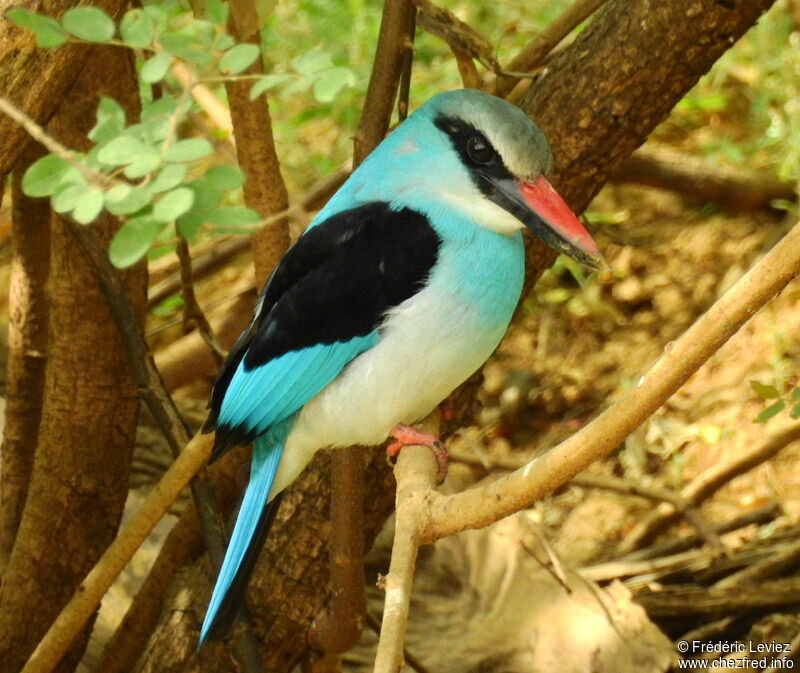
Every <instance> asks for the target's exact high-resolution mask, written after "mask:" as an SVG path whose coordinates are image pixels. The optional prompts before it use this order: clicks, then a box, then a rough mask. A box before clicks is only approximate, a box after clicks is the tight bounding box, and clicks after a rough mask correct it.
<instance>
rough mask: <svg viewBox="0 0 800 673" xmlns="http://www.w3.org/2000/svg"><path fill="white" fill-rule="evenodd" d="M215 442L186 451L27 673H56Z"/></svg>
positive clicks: (199, 439)
mask: <svg viewBox="0 0 800 673" xmlns="http://www.w3.org/2000/svg"><path fill="white" fill-rule="evenodd" d="M213 443H214V442H213V437H212V436H211V435H202V434H197V435H195V436H194V437H193V438H192V440H191V441H190V442H189V443H188V444H187V445H186V446H185V447H184V449H183V451H182V452H181V454H180V455H179V456H178V458H177V459H176V460H175V462H174V463H172V465H171V466H170V468H169V469H168V470H167V471H166V472H165V473H164V476H163V477H162V478H161V480H160V481H159V482H158V483H157V484H156V485H155V486H154V487H153V490H152V491H150V493H149V494H148V495H147V497H146V498H145V500H144V502H143V503H142V505H141V507H140V508H139V509H138V510H137V511H136V512H135V513H134V515H133V516H132V517H131V518H130V519H129V520H128V523H126V524H125V525H124V526H123V527H122V528H121V529H120V531H119V534H118V535H117V537H116V538H115V539H114V542H112V543H111V545H110V546H109V547H108V549H106V551H105V553H104V554H103V556H102V557H101V558H100V560H99V561H98V562H97V564H96V565H95V566H94V568H92V570H91V572H89V574H88V575H87V576H86V579H84V580H83V582H81V584H80V586H79V587H78V590H77V591H76V592H75V595H74V596H73V597H72V599H71V600H70V602H69V603H67V605H66V606H65V607H64V609H63V610H62V611H61V613H60V614H59V615H58V618H57V619H56V620H55V621H54V622H53V624H52V625H51V626H50V629H49V630H48V632H47V635H46V636H45V637H44V638H43V639H42V641H41V642H40V643H39V645H38V646H37V647H36V650H34V652H33V654H32V655H31V657H30V659H28V662H27V663H26V664H25V667H24V668H23V669H22V671H21V673H50V671H52V670H53V669H54V668H55V666H56V665H57V664H58V662H59V661H60V660H61V657H62V656H63V654H64V652H66V651H67V649H68V648H69V646H70V643H71V642H72V640H73V639H74V638H75V636H77V635H78V633H79V632H80V631H81V629H82V628H83V625H84V624H85V623H86V622H87V621H88V620H89V618H90V617H91V616H92V614H93V613H94V611H95V610H96V609H97V606H98V605H100V601H101V600H102V598H103V596H104V595H105V593H106V591H108V589H109V587H110V586H111V585H112V583H113V582H114V580H115V579H116V578H117V576H118V575H119V574H120V573H121V572H122V570H123V569H124V568H125V566H126V565H127V563H128V561H130V559H131V558H132V557H133V555H134V554H135V553H136V550H137V549H138V548H139V547H140V546H141V544H142V542H144V541H145V539H146V538H147V536H148V535H149V534H150V532H151V531H152V530H153V527H154V526H155V525H156V524H157V523H158V522H159V521H160V519H161V517H162V516H164V514H165V513H166V512H167V510H168V509H169V507H170V505H172V503H173V502H175V499H176V498H177V497H178V496H179V495H180V493H181V491H182V490H183V489H184V488H185V487H186V485H187V484H188V483H189V481H190V480H191V479H192V478H193V477H194V475H195V474H196V473H197V471H198V470H200V469H201V468H202V467H203V465H205V463H206V461H207V460H208V457H209V456H210V455H211V448H212V446H213Z"/></svg>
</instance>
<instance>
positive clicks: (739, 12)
mask: <svg viewBox="0 0 800 673" xmlns="http://www.w3.org/2000/svg"><path fill="white" fill-rule="evenodd" d="M773 1H774V0H725V1H722V0H720V1H717V2H714V1H713V0H669V1H665V2H660V3H654V2H652V1H651V0H625V1H624V0H610V1H609V3H608V4H607V5H606V7H605V9H604V10H603V11H602V12H600V13H599V14H598V15H597V16H596V17H595V18H594V19H593V20H592V21H591V23H590V25H589V26H588V27H587V28H586V29H585V30H584V31H583V32H582V33H581V35H580V36H579V37H578V39H577V40H576V41H575V42H574V43H573V44H572V45H571V46H570V47H568V48H567V49H565V50H564V51H563V52H562V53H561V54H560V55H559V56H557V57H556V58H555V59H554V60H553V61H552V63H551V64H550V65H549V66H548V69H547V72H546V74H545V75H544V76H543V77H542V78H541V79H540V80H539V81H537V82H536V83H535V84H534V85H533V86H532V87H531V89H530V91H529V92H528V93H527V95H526V96H525V97H524V99H523V102H522V106H523V108H524V109H525V110H526V112H528V113H529V114H531V115H532V116H533V117H534V118H535V119H536V121H537V122H539V123H540V125H541V126H542V127H543V129H544V130H545V132H546V133H547V135H548V137H549V140H550V144H551V146H552V149H553V152H554V154H555V156H556V159H557V164H558V171H557V175H556V176H555V178H554V179H555V184H556V186H557V188H558V189H559V191H561V193H562V194H564V196H565V198H566V199H567V201H568V202H569V203H570V205H572V206H573V208H575V209H576V210H577V211H582V210H583V209H584V208H585V207H586V205H587V204H588V203H589V201H590V200H591V198H592V197H593V196H594V195H595V194H596V193H597V191H598V190H599V188H600V187H601V185H602V184H603V182H604V180H605V176H606V175H608V174H609V173H610V172H611V171H613V170H614V169H616V168H617V167H618V166H619V165H620V163H621V162H622V161H623V160H624V159H625V158H626V157H627V156H628V155H629V154H630V153H631V152H632V151H633V150H634V149H635V148H636V147H637V146H638V145H639V144H641V143H642V142H643V141H644V140H645V138H646V137H647V136H648V134H649V133H650V132H651V131H652V130H653V128H655V126H656V125H657V124H658V123H660V122H661V121H662V120H663V119H664V118H666V116H667V115H668V114H669V112H670V110H671V109H672V107H673V106H674V105H675V103H676V102H677V101H678V100H679V99H680V98H681V96H683V95H684V94H685V93H686V92H687V91H688V90H689V89H690V88H691V87H692V86H693V85H694V83H695V82H696V81H697V79H698V78H699V77H700V75H702V74H703V73H705V72H707V71H708V69H709V68H710V67H711V66H712V65H713V63H714V62H715V61H716V60H717V58H718V57H719V56H720V54H721V53H722V52H723V51H724V50H725V49H727V48H728V47H730V46H731V45H732V44H733V42H734V41H735V40H736V39H737V38H738V37H740V36H741V35H742V34H743V33H744V31H745V30H747V28H748V27H749V26H751V25H752V24H753V23H754V22H755V21H756V20H757V19H758V17H759V16H760V14H761V13H762V12H763V11H764V10H765V9H767V8H768V7H770V6H771V5H772V4H773ZM554 257H555V255H554V254H553V253H552V252H551V251H550V250H549V249H544V248H543V247H542V246H539V245H536V244H533V245H529V254H528V278H529V282H532V281H533V280H534V279H535V278H537V277H538V275H539V274H540V273H541V271H542V270H544V269H545V268H547V267H548V266H549V265H550V264H552V261H553V259H554ZM475 380H478V379H477V377H473V379H471V381H470V382H468V383H467V384H465V386H462V388H461V389H460V390H459V391H458V392H457V394H456V395H455V396H454V397H453V399H452V401H453V406H454V411H455V415H454V419H453V420H452V421H450V422H449V423H448V428H449V430H453V429H456V428H458V427H461V426H463V425H466V424H468V423H469V422H470V420H471V419H472V417H473V416H472V411H473V409H474V407H475V405H474V401H475V389H476V384H475ZM373 455H375V454H373ZM326 464H327V462H326V461H325V460H324V459H321V458H320V457H318V458H317V459H316V460H315V461H314V462H313V463H312V465H311V466H310V468H309V469H307V470H306V472H305V473H304V474H303V475H302V477H301V478H300V479H299V480H298V481H297V482H295V484H293V485H292V487H291V488H290V489H289V490H288V491H287V494H286V496H285V497H284V504H283V506H282V508H281V512H280V514H279V520H278V521H277V522H276V525H275V527H274V528H273V530H272V532H271V535H270V539H269V540H268V541H267V544H266V546H265V551H264V553H263V554H262V556H261V560H260V562H259V564H258V569H257V570H256V572H255V574H254V578H253V580H252V582H251V584H250V591H249V593H248V598H249V601H248V604H249V606H250V608H251V612H252V615H253V617H254V624H255V626H256V629H257V630H258V631H259V632H260V635H261V636H262V638H263V639H264V640H263V643H262V650H261V652H262V657H263V659H264V665H265V669H266V670H269V671H288V670H290V669H291V668H292V666H293V665H294V663H295V662H297V661H298V659H299V658H300V657H301V655H302V654H303V651H304V650H305V649H307V644H306V633H307V630H308V624H309V622H308V620H309V619H311V617H313V616H314V615H315V614H316V613H317V612H318V610H319V609H320V608H321V607H322V605H323V604H324V602H325V600H326V594H325V587H326V584H325V583H326V579H327V568H326V566H327V551H326V544H325V540H326V537H327V534H326V531H327V527H328V524H327V520H326V519H325V517H324V516H321V512H320V510H321V509H324V507H325V505H324V503H327V500H328V494H327V492H321V491H320V489H321V488H322V484H325V483H326V482H325V481H324V479H323V478H322V472H323V471H324V465H326ZM389 472H390V468H389V467H388V466H387V465H386V463H385V461H384V460H383V459H382V458H381V457H378V458H375V459H373V460H372V461H371V462H370V464H369V466H368V471H367V477H366V483H367V484H368V487H367V488H368V491H369V493H368V495H367V498H366V502H367V503H368V505H369V507H370V508H371V511H372V516H371V517H368V520H367V522H366V524H365V527H366V528H367V531H366V536H365V537H366V542H367V544H369V543H370V541H371V535H370V533H371V531H374V530H375V529H376V523H377V520H379V519H380V518H381V517H382V516H386V515H388V513H389V512H390V511H391V509H392V507H393V501H394V494H393V492H392V489H391V488H389V487H388V484H389V483H391V482H390V475H389ZM206 572H207V565H206V564H203V566H202V568H198V567H196V566H195V567H193V568H188V569H187V570H186V572H185V573H183V574H182V575H181V576H179V578H178V580H177V581H176V582H175V584H174V585H173V587H172V591H171V594H170V597H169V598H168V601H167V609H166V610H165V612H164V614H163V615H162V621H161V623H160V625H159V627H158V629H157V630H156V632H155V634H154V636H153V638H152V639H151V641H150V647H149V649H148V651H147V652H146V655H145V659H144V660H143V662H142V665H141V666H140V667H139V669H138V670H139V671H141V672H142V673H150V672H151V671H154V670H161V671H168V672H169V671H232V670H233V668H232V665H231V663H230V660H229V659H228V658H227V657H226V656H225V654H224V648H223V646H222V645H214V644H209V645H207V646H206V647H204V648H203V651H202V652H201V654H200V656H199V657H198V655H196V654H195V653H194V647H195V643H196V642H197V634H198V631H199V624H200V621H201V620H202V615H203V612H204V610H205V602H206V601H205V600H198V599H197V594H203V596H204V598H205V597H206V596H207V595H208V592H209V591H210V581H211V578H208V579H206V578H204V577H203V575H204V573H206ZM204 591H205V593H203V592H204ZM183 662H186V663H183Z"/></svg>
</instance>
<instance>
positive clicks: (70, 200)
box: [50, 182, 91, 213]
mask: <svg viewBox="0 0 800 673" xmlns="http://www.w3.org/2000/svg"><path fill="white" fill-rule="evenodd" d="M90 189H91V188H90V187H89V185H88V184H87V183H86V182H73V183H70V184H66V185H59V186H58V187H57V188H56V189H55V190H53V197H52V199H51V201H50V205H51V206H52V207H53V210H55V211H56V212H57V213H68V212H69V211H71V210H73V209H75V208H77V207H78V205H79V204H80V202H81V199H83V198H84V197H85V196H86V195H87V194H88V192H89V190H90Z"/></svg>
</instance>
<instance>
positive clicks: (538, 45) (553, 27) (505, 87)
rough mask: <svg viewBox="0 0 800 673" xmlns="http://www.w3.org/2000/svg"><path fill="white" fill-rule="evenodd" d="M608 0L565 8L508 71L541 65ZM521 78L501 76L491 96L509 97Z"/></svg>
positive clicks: (489, 86) (585, 1)
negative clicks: (546, 57)
mask: <svg viewBox="0 0 800 673" xmlns="http://www.w3.org/2000/svg"><path fill="white" fill-rule="evenodd" d="M605 1H606V0H577V1H576V2H575V3H574V4H572V5H570V6H569V7H568V8H567V9H565V10H564V11H563V12H562V13H561V14H560V15H559V16H558V17H557V18H556V19H555V20H554V21H552V22H551V23H550V24H548V26H547V28H545V29H544V30H543V31H542V32H541V33H539V34H538V35H537V36H536V37H534V38H533V39H532V40H531V41H530V42H528V44H526V45H525V46H524V47H523V48H522V50H521V51H520V52H519V54H517V55H516V56H515V57H514V58H513V59H512V60H511V62H510V63H509V64H508V65H507V66H506V67H505V68H504V69H503V70H504V72H515V73H520V72H524V73H528V72H531V71H532V70H533V69H534V68H536V66H538V65H539V64H540V63H541V62H542V60H543V59H544V57H545V56H547V54H549V53H550V52H551V51H552V50H553V48H554V47H556V46H557V45H558V43H559V42H561V40H563V39H564V38H565V37H566V36H567V35H569V34H570V33H571V32H572V31H573V30H575V28H577V27H578V25H579V24H580V23H582V22H583V21H585V20H586V19H588V18H589V17H590V16H591V15H592V14H593V13H594V12H595V11H597V9H598V7H600V6H601V5H602V4H603V3H604V2H605ZM519 80H520V78H519V77H513V76H499V77H497V78H496V79H495V80H493V81H490V82H488V83H487V85H486V89H487V91H488V92H489V93H493V94H494V95H495V96H500V97H501V98H505V96H507V95H508V94H509V93H510V92H511V90H512V89H513V88H514V86H515V85H516V84H517V82H519Z"/></svg>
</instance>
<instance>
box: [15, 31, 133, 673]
mask: <svg viewBox="0 0 800 673" xmlns="http://www.w3.org/2000/svg"><path fill="white" fill-rule="evenodd" d="M99 94H105V95H109V96H112V97H113V98H115V99H116V100H117V101H119V102H120V104H121V105H123V107H124V108H125V109H126V110H127V111H128V114H129V117H130V118H131V120H133V119H134V117H135V115H136V114H137V113H136V111H137V110H138V104H139V101H138V89H137V87H136V83H135V78H134V69H133V62H132V60H131V58H130V54H128V53H127V52H125V51H123V50H120V49H115V48H113V47H93V48H92V50H91V54H90V58H89V59H87V61H86V67H85V68H84V70H83V72H82V73H81V74H80V77H79V78H78V79H77V80H76V82H75V86H74V87H73V89H72V90H71V91H70V92H69V95H68V98H67V100H68V102H67V103H66V104H65V105H64V106H63V107H62V109H61V110H60V111H59V113H58V115H57V117H55V118H54V119H53V120H52V122H51V124H50V126H49V128H48V130H49V132H50V133H51V134H52V135H55V136H57V137H60V138H61V139H62V140H64V141H66V143H67V144H68V145H71V146H73V147H76V148H78V149H86V148H87V144H88V141H87V140H86V137H85V136H86V132H87V131H88V130H89V129H90V128H91V126H92V125H93V123H94V113H95V110H96V106H97V100H98V95H99ZM92 226H95V227H96V230H97V232H98V234H99V235H100V236H101V237H102V239H103V240H104V241H106V242H107V241H108V240H109V239H110V237H111V235H112V234H113V232H114V231H115V229H116V227H117V223H116V221H115V220H113V219H112V218H108V217H102V218H101V219H100V220H98V222H96V223H95V224H94V225H92ZM125 284H126V289H127V291H128V293H129V297H130V299H131V302H132V303H133V305H134V306H135V307H136V310H137V312H138V314H139V316H140V318H141V316H142V315H143V308H144V305H145V300H146V294H145V293H146V271H145V269H144V267H143V266H139V267H137V268H134V269H132V270H130V271H128V272H126V273H125ZM49 296H50V316H49V344H48V354H49V358H48V363H47V368H46V372H45V382H44V405H43V408H42V414H41V423H40V431H39V442H38V446H37V450H36V456H35V459H34V463H33V470H32V475H31V482H30V488H29V493H28V498H27V501H26V505H25V509H24V511H23V515H22V519H21V522H20V527H19V532H18V535H17V538H16V541H15V543H14V547H13V550H12V553H11V557H10V559H9V563H8V568H7V570H6V573H5V576H4V578H3V584H2V588H0V671H2V672H3V673H16V671H18V670H20V668H21V667H22V665H23V663H24V662H25V660H26V659H27V657H28V655H29V654H30V653H31V651H32V650H33V648H34V647H35V646H36V644H37V642H38V641H39V639H40V638H41V636H42V635H43V634H44V632H45V631H46V629H47V627H48V626H49V625H50V622H51V621H52V620H53V618H54V617H55V616H56V615H57V614H58V612H59V611H60V609H61V608H62V607H63V605H64V604H65V603H66V601H67V600H68V599H69V598H70V596H71V595H72V593H73V591H74V590H75V588H76V587H77V585H78V583H79V582H80V581H81V580H82V579H83V577H84V575H85V574H86V572H87V571H88V570H89V569H90V568H91V567H92V566H93V565H94V563H95V562H96V561H97V559H98V558H99V557H100V555H101V553H102V552H103V551H104V549H105V547H106V546H107V545H108V543H109V542H110V541H111V540H112V539H113V537H114V534H115V533H116V530H117V526H118V525H119V520H120V517H121V515H122V508H123V505H124V503H125V498H126V495H127V481H128V473H129V469H130V461H131V455H132V451H133V441H134V437H135V430H136V419H137V413H138V408H139V402H138V395H137V389H136V386H135V385H134V383H133V379H132V377H131V374H130V371H129V367H128V361H127V355H126V353H125V352H124V350H123V348H122V343H121V340H120V338H119V335H118V333H117V329H116V327H115V325H114V322H113V321H112V319H111V317H110V314H109V311H108V309H107V305H106V300H105V297H104V296H103V295H102V294H101V292H100V290H99V288H98V286H97V282H96V280H95V277H94V274H93V272H92V270H91V268H90V266H89V265H88V263H87V262H86V260H85V257H84V255H83V253H82V252H81V250H80V248H78V246H77V245H76V244H75V242H74V240H73V238H72V236H71V235H70V233H69V232H68V231H67V229H66V227H65V226H64V225H63V224H62V223H61V222H60V221H59V220H58V219H57V218H54V220H53V232H52V245H51V260H50V293H49ZM85 640H86V639H85V637H84V638H83V639H82V642H78V643H76V645H75V647H74V648H73V649H72V650H71V651H70V653H69V654H68V655H67V656H66V657H65V658H64V660H63V661H62V662H61V664H60V666H59V669H58V670H60V671H64V672H66V671H71V670H72V669H73V668H74V665H75V664H76V663H77V659H78V657H79V656H80V654H81V652H82V650H83V647H84V646H85Z"/></svg>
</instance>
